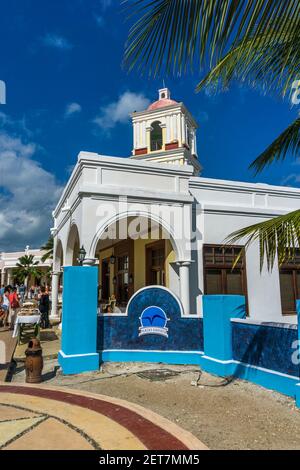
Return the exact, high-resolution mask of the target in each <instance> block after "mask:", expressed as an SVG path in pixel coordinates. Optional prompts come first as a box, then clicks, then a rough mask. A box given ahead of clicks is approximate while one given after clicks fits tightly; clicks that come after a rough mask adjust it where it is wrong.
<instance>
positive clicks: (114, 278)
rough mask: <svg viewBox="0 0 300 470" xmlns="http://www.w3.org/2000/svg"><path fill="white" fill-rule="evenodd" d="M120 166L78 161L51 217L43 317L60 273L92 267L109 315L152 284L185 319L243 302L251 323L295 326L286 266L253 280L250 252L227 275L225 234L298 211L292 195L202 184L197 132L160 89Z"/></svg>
mask: <svg viewBox="0 0 300 470" xmlns="http://www.w3.org/2000/svg"><path fill="white" fill-rule="evenodd" d="M132 121H133V142H134V144H133V152H132V156H131V157H130V158H127V159H125V158H118V157H111V156H109V157H108V156H103V155H99V154H96V153H87V152H80V154H79V156H78V161H77V164H76V166H75V168H74V170H73V173H72V175H71V177H70V179H69V181H68V183H67V185H66V187H65V190H64V192H63V194H62V196H61V198H60V201H59V202H58V204H57V207H56V209H55V211H54V212H53V216H54V228H53V229H52V233H53V235H54V253H55V255H54V275H53V281H52V282H53V284H52V292H53V304H52V308H53V309H52V317H55V316H56V314H57V303H56V301H55V299H56V297H57V295H56V294H57V290H58V283H59V276H60V273H61V268H62V266H68V265H72V264H77V257H78V252H79V247H81V246H84V248H85V250H86V253H87V254H86V260H85V262H86V263H91V264H92V263H97V264H99V302H100V304H102V303H105V302H106V301H107V299H108V298H109V297H111V295H112V294H114V295H115V296H116V301H117V305H118V306H119V309H120V310H121V311H122V309H123V308H124V307H125V305H126V303H127V301H128V299H129V298H130V296H131V295H132V294H133V293H134V292H135V291H137V290H138V289H140V288H141V287H143V286H145V285H152V284H153V285H154V284H162V285H165V286H167V287H169V288H170V289H171V290H172V291H173V292H174V293H175V294H177V295H178V297H179V298H180V299H181V302H182V305H183V308H184V311H185V313H186V314H197V315H201V312H202V302H201V299H202V295H203V294H204V293H207V294H222V293H225V294H226V293H228V294H230V293H231V294H243V295H245V296H246V298H247V307H248V315H249V316H250V318H253V319H254V320H263V321H279V322H292V323H293V322H296V321H297V320H296V312H295V299H296V298H297V297H299V296H300V292H299V293H298V291H297V290H298V289H299V290H300V282H299V279H300V271H299V270H297V268H298V267H299V265H297V264H296V263H294V264H290V265H288V266H283V267H282V268H280V270H279V269H278V266H275V268H274V269H273V271H272V272H270V273H269V272H267V270H266V269H265V268H264V269H263V271H262V272H260V267H259V252H258V247H257V246H254V245H253V246H251V248H250V249H249V250H248V251H247V253H245V254H244V256H243V257H242V258H241V261H240V262H239V264H238V266H237V267H236V269H235V270H233V271H232V262H233V259H234V258H235V256H236V254H237V253H239V252H240V249H241V246H239V247H227V248H224V247H223V246H222V244H223V242H224V239H225V238H226V237H227V236H228V235H229V234H230V233H231V232H233V231H235V230H237V229H240V228H242V227H246V226H248V225H251V224H254V223H256V222H260V221H263V220H266V219H269V218H272V217H275V216H277V215H281V214H285V213H287V212H289V211H293V210H295V209H298V208H299V202H300V190H299V189H295V188H286V187H280V186H270V185H266V184H250V183H242V182H235V181H225V180H216V179H209V178H202V177H201V176H200V174H201V164H200V163H199V160H198V155H197V142H196V129H197V124H196V122H195V120H194V119H193V117H192V116H191V114H190V113H189V112H188V110H187V109H186V108H185V106H184V105H183V103H178V102H176V101H174V100H171V99H170V93H169V90H168V89H162V90H159V99H158V101H156V102H155V103H153V104H152V105H150V106H149V108H148V109H147V110H145V111H143V112H135V113H133V115H132Z"/></svg>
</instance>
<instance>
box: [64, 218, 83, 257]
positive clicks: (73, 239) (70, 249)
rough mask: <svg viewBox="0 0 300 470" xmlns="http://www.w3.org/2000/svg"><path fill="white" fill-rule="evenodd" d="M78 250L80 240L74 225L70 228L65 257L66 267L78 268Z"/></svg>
mask: <svg viewBox="0 0 300 470" xmlns="http://www.w3.org/2000/svg"><path fill="white" fill-rule="evenodd" d="M79 248H80V239H79V232H78V228H77V226H76V225H75V224H73V225H72V226H71V229H70V232H69V236H68V242H67V248H66V256H65V265H66V266H78V264H79V263H78V253H79Z"/></svg>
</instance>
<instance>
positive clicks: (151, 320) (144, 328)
mask: <svg viewBox="0 0 300 470" xmlns="http://www.w3.org/2000/svg"><path fill="white" fill-rule="evenodd" d="M168 321H169V318H167V315H166V313H165V312H164V311H163V309H162V308H160V307H156V306H151V307H147V308H145V310H143V312H142V315H141V316H140V322H141V326H140V327H139V336H143V335H160V336H165V337H166V338H168V328H167V327H166V325H167V322H168Z"/></svg>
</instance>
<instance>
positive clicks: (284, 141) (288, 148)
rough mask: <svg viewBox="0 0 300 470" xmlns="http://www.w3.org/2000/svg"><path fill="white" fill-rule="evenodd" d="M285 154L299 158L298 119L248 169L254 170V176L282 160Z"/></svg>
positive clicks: (299, 123)
mask: <svg viewBox="0 0 300 470" xmlns="http://www.w3.org/2000/svg"><path fill="white" fill-rule="evenodd" d="M287 154H291V155H292V156H294V157H299V155H300V118H298V119H296V120H295V121H294V122H293V123H292V124H291V125H290V126H289V127H288V128H287V129H285V130H284V131H283V132H282V133H281V134H280V136H279V137H277V139H275V140H274V142H272V144H271V145H269V147H268V148H267V149H266V150H265V151H264V152H263V153H261V154H260V155H259V156H258V157H257V158H256V159H255V160H254V162H252V163H251V165H250V168H252V169H254V171H255V174H257V173H259V172H260V171H262V170H263V169H264V168H265V167H266V166H268V165H271V163H273V162H274V161H280V160H284V159H285V158H286V156H287Z"/></svg>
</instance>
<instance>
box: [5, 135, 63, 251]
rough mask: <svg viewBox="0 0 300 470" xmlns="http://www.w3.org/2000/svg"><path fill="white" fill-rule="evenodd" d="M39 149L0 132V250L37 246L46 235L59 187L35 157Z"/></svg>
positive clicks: (53, 177) (33, 144)
mask: <svg viewBox="0 0 300 470" xmlns="http://www.w3.org/2000/svg"><path fill="white" fill-rule="evenodd" d="M38 148H39V147H38V146H37V145H36V144H35V143H34V142H29V143H25V142H24V141H23V140H22V139H21V138H20V137H17V136H14V135H11V134H10V133H9V132H8V131H7V130H2V131H1V132H0V207H1V210H0V251H7V250H16V249H22V248H24V246H25V245H27V244H29V245H31V246H32V247H39V246H40V245H41V244H42V243H43V242H44V241H45V240H46V239H47V238H48V236H49V228H50V227H51V224H52V220H51V218H52V216H51V212H52V210H53V208H54V207H55V205H56V203H57V201H58V198H59V196H60V194H61V191H62V186H60V185H59V184H58V183H57V181H56V179H55V176H54V175H53V174H52V173H50V172H48V171H46V170H45V169H43V168H42V166H41V165H40V163H39V162H37V161H36V160H34V156H35V154H36V151H37V149H38Z"/></svg>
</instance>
